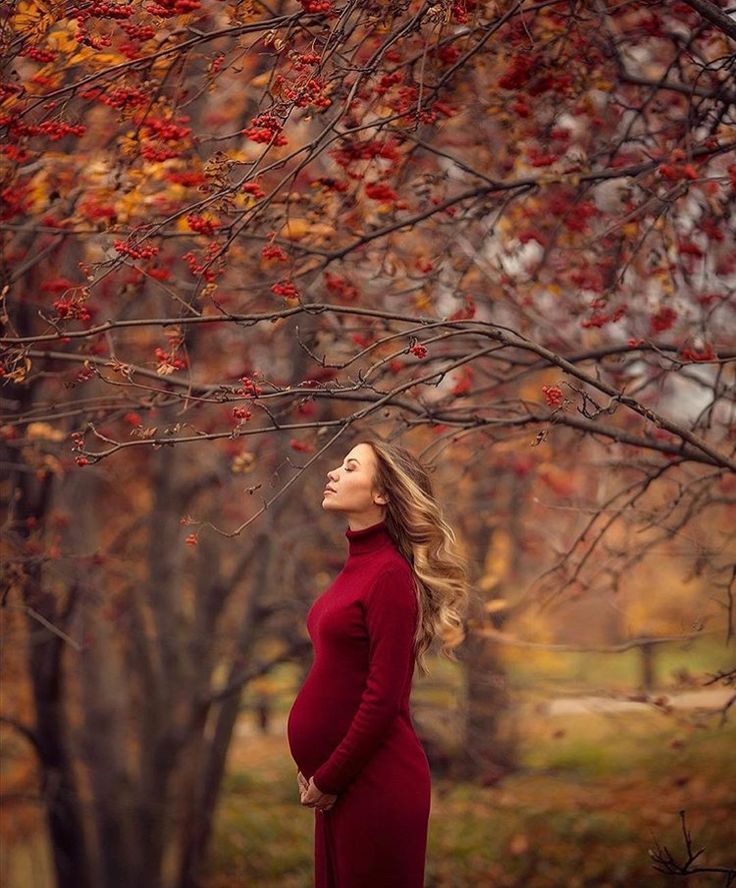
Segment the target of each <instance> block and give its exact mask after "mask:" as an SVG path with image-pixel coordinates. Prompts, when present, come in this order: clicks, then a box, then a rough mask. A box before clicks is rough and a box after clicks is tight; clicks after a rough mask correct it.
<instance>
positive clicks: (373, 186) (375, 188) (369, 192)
mask: <svg viewBox="0 0 736 888" xmlns="http://www.w3.org/2000/svg"><path fill="white" fill-rule="evenodd" d="M365 193H366V197H370V199H371V200H381V201H387V200H397V199H398V196H399V195H398V194H397V193H396V192H395V191H394V190H393V188H390V187H389V186H388V185H384V184H382V183H380V182H371V183H370V184H369V185H366V186H365Z"/></svg>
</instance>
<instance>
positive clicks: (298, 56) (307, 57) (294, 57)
mask: <svg viewBox="0 0 736 888" xmlns="http://www.w3.org/2000/svg"><path fill="white" fill-rule="evenodd" d="M289 57H290V59H291V64H292V67H294V68H296V70H297V71H301V70H303V69H304V68H307V67H310V68H311V67H312V66H313V65H319V63H320V62H321V61H322V59H321V57H320V55H319V54H318V53H316V52H292V53H289Z"/></svg>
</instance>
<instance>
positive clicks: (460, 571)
mask: <svg viewBox="0 0 736 888" xmlns="http://www.w3.org/2000/svg"><path fill="white" fill-rule="evenodd" d="M364 443H365V444H368V445H369V446H370V447H372V448H373V452H374V453H375V455H376V475H375V478H374V482H373V483H374V487H375V488H377V490H378V491H379V492H380V493H381V494H382V495H384V496H385V497H386V499H387V500H388V503H387V505H386V506H385V507H384V508H385V510H386V512H385V522H386V529H387V530H388V532H389V534H390V535H391V537H392V539H393V540H394V542H395V543H396V546H397V548H398V550H399V552H400V553H401V554H402V555H403V557H404V558H405V559H406V560H407V561H408V562H409V564H410V565H411V567H412V570H413V573H414V577H415V580H416V586H417V601H418V604H419V614H420V616H419V620H418V621H417V630H416V634H415V636H414V644H415V661H416V665H417V668H418V670H419V672H420V674H421V675H429V669H428V667H427V665H426V657H425V653H426V651H427V649H428V648H429V647H430V645H431V644H432V642H433V641H434V639H435V638H439V639H440V641H441V645H442V646H441V653H442V654H443V655H444V656H445V657H447V658H448V659H449V660H453V661H457V657H456V656H455V653H454V649H455V648H456V647H457V646H458V645H459V644H460V643H461V642H462V641H463V640H464V638H465V622H464V620H465V611H466V608H467V603H468V580H467V576H468V575H467V560H466V559H465V557H464V556H463V555H462V554H461V553H460V551H459V548H458V546H457V542H456V539H455V534H454V532H453V530H452V528H451V527H450V525H449V524H448V523H447V522H446V521H445V520H444V518H443V516H442V509H441V507H440V505H439V503H438V502H437V500H436V499H435V497H434V493H433V491H432V482H431V479H430V477H429V473H428V472H427V469H426V468H425V467H424V465H423V464H422V463H421V462H420V461H419V460H418V459H417V458H416V457H415V456H414V455H413V454H412V453H410V452H409V451H408V450H407V449H406V448H404V447H399V446H397V445H395V444H388V443H386V442H385V441H381V440H371V439H368V440H365V441H364Z"/></svg>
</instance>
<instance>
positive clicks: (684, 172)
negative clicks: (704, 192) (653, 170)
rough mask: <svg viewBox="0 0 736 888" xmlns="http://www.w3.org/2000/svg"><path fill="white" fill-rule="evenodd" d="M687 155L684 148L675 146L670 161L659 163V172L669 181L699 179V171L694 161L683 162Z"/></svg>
mask: <svg viewBox="0 0 736 888" xmlns="http://www.w3.org/2000/svg"><path fill="white" fill-rule="evenodd" d="M686 157H687V155H686V154H685V151H684V150H683V149H682V148H675V149H673V150H672V151H671V152H670V156H669V163H662V164H660V165H659V168H658V170H659V174H660V176H661V177H662V178H663V179H667V181H668V182H680V181H681V180H682V179H697V178H698V171H697V170H696V169H695V167H694V166H693V164H692V163H682V161H683V160H685V158H686Z"/></svg>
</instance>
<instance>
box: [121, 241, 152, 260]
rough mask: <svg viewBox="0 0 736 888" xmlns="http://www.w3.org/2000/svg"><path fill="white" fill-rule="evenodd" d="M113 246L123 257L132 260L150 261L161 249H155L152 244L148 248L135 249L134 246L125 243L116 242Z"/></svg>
mask: <svg viewBox="0 0 736 888" xmlns="http://www.w3.org/2000/svg"><path fill="white" fill-rule="evenodd" d="M113 246H114V247H115V249H116V250H117V251H118V253H120V255H121V256H129V257H130V258H131V259H150V258H151V257H152V256H155V255H156V254H157V253H158V251H159V247H155V246H153V245H151V244H149V245H148V246H142V247H134V246H133V245H132V244H128V243H126V242H125V241H115V243H114V244H113Z"/></svg>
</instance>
